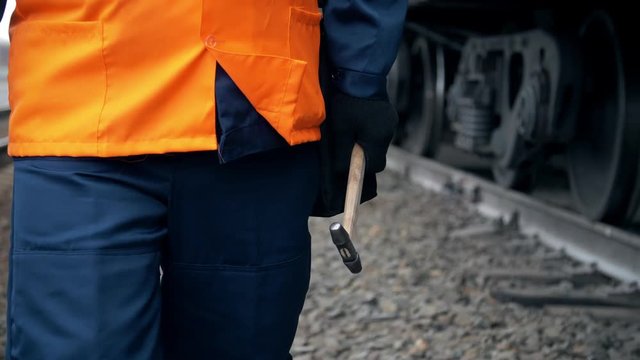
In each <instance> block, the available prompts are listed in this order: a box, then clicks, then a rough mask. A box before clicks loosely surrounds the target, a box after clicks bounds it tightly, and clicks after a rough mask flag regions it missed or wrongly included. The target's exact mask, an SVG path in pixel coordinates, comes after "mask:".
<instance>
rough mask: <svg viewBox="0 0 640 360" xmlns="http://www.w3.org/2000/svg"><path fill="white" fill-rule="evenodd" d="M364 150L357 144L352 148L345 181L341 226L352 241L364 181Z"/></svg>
mask: <svg viewBox="0 0 640 360" xmlns="http://www.w3.org/2000/svg"><path fill="white" fill-rule="evenodd" d="M364 168H365V159H364V150H362V147H361V146H360V145H358V144H355V145H354V146H353V151H352V152H351V166H350V167H349V179H348V180H347V195H346V196H345V199H344V220H343V226H344V228H345V230H347V233H349V236H350V237H351V239H352V240H353V239H354V238H355V236H356V234H355V231H356V221H357V220H358V205H360V195H361V194H362V180H363V179H364Z"/></svg>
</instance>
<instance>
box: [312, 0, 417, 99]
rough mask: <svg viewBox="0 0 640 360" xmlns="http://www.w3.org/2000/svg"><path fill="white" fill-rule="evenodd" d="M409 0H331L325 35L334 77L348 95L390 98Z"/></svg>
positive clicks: (326, 18) (325, 13)
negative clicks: (393, 67)
mask: <svg viewBox="0 0 640 360" xmlns="http://www.w3.org/2000/svg"><path fill="white" fill-rule="evenodd" d="M406 11H407V0H327V1H326V2H325V5H324V7H323V14H324V35H325V37H326V39H325V41H326V42H325V46H326V51H327V55H328V58H329V62H330V66H331V75H332V81H333V83H334V85H335V86H336V87H337V88H338V90H340V91H342V92H344V93H346V94H347V95H351V96H355V97H360V98H369V99H386V98H387V90H386V84H387V80H386V76H387V73H388V72H389V69H390V68H391V65H392V64H393V61H394V60H395V57H396V53H397V51H398V46H399V43H400V38H401V36H402V30H403V25H404V18H405V14H406Z"/></svg>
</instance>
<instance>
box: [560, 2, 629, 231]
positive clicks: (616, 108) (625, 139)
mask: <svg viewBox="0 0 640 360" xmlns="http://www.w3.org/2000/svg"><path fill="white" fill-rule="evenodd" d="M580 37H581V46H582V51H583V52H582V57H583V62H584V74H583V87H582V89H583V90H582V91H583V92H582V95H581V102H580V103H581V105H580V110H579V113H578V118H577V122H576V132H575V137H574V139H572V141H571V142H570V143H569V145H568V152H567V160H568V161H567V162H568V169H569V179H570V184H571V192H572V195H573V197H574V200H575V202H576V205H577V207H578V209H579V210H580V212H582V213H583V214H585V215H586V216H588V217H589V218H591V219H594V220H605V221H609V222H619V221H620V220H621V218H622V215H623V214H624V212H625V211H626V209H627V205H628V202H629V197H630V196H629V194H631V190H632V187H633V180H634V178H635V168H636V167H635V165H634V164H635V162H637V161H638V158H637V150H636V148H637V146H638V144H637V143H634V138H635V140H637V138H636V136H637V134H636V131H634V130H632V129H633V127H634V126H635V125H634V124H633V120H634V119H632V117H631V116H630V115H631V114H630V113H629V112H628V109H627V102H628V101H629V99H628V98H627V93H626V87H625V69H624V66H623V64H624V62H623V57H622V52H621V47H620V42H619V40H618V37H617V36H616V32H615V29H614V26H613V21H612V20H611V18H610V17H609V16H608V15H607V14H605V13H602V12H598V13H595V14H593V15H592V16H590V17H589V18H587V19H586V20H585V21H584V23H583V25H582V27H581V30H580Z"/></svg>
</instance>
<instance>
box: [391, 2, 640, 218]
mask: <svg viewBox="0 0 640 360" xmlns="http://www.w3.org/2000/svg"><path fill="white" fill-rule="evenodd" d="M625 10H627V11H626V12H625ZM634 18H635V17H634V16H633V15H632V14H629V11H628V9H625V8H624V7H619V6H616V5H615V4H613V5H612V4H608V3H602V2H591V3H588V2H587V3H582V5H580V6H575V5H574V6H564V7H562V6H558V5H553V3H551V2H549V3H547V2H542V1H529V2H526V1H525V2H507V1H483V2H479V1H410V9H409V13H408V16H407V24H406V29H405V34H404V37H403V41H402V44H401V46H400V49H399V52H398V56H397V58H396V62H395V64H394V66H393V68H392V70H391V72H390V74H389V96H390V98H391V100H392V102H393V103H394V104H395V105H396V107H397V109H398V112H399V113H400V116H401V122H400V127H399V129H398V131H397V134H396V138H395V140H394V142H395V143H396V145H398V146H399V147H402V148H404V149H405V150H407V151H409V152H412V153H415V154H419V155H423V156H427V157H436V156H437V155H438V152H439V151H440V149H441V148H442V147H443V145H445V144H446V146H449V147H453V148H455V149H458V150H461V151H464V152H466V153H470V154H473V155H474V156H476V157H478V158H482V159H484V160H485V161H487V162H488V163H489V165H490V168H491V174H492V177H493V180H494V181H496V182H497V183H499V184H500V185H502V186H504V187H508V188H513V189H517V190H521V191H524V192H528V191H531V190H532V189H534V188H535V187H536V185H537V184H538V183H539V181H540V176H541V174H540V171H539V169H540V168H541V167H542V166H550V165H549V164H550V163H551V164H553V166H556V167H561V168H562V169H563V170H564V171H566V173H567V174H568V179H569V189H570V192H571V195H572V199H573V205H574V208H575V209H576V210H577V211H578V212H580V213H582V214H583V215H585V216H586V217H587V218H589V219H592V220H598V221H605V222H609V223H612V224H618V225H624V224H637V223H638V221H639V220H640V175H639V174H638V170H639V167H638V162H639V160H640V151H639V150H640V146H638V145H639V144H638V143H639V142H640V92H639V91H638V90H640V71H639V69H640V66H639V65H638V64H640V63H639V62H638V60H639V57H638V50H637V49H636V48H637V45H636V39H634V35H633V34H634V33H635V31H633V30H635V29H634V27H635V23H634V21H635V20H634Z"/></svg>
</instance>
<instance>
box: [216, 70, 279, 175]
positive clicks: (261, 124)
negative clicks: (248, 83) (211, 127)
mask: <svg viewBox="0 0 640 360" xmlns="http://www.w3.org/2000/svg"><path fill="white" fill-rule="evenodd" d="M215 86H216V126H217V134H218V155H219V157H220V162H223V163H225V162H229V161H233V160H236V159H239V158H241V157H243V156H246V155H250V154H254V153H257V152H260V151H265V150H271V149H275V148H279V147H284V146H288V145H289V144H287V142H286V141H285V140H284V138H282V137H281V136H280V134H278V132H276V131H275V129H273V127H271V125H270V124H269V123H268V122H267V119H265V118H264V117H263V116H262V115H260V113H258V112H257V111H256V110H255V109H254V107H253V106H252V105H251V103H250V102H249V100H248V99H247V97H246V96H244V94H243V93H242V91H240V89H239V88H238V87H237V86H236V84H235V83H234V82H233V80H231V78H230V77H229V75H228V74H227V72H226V71H224V69H223V68H222V66H220V64H217V66H216V85H215Z"/></svg>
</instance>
